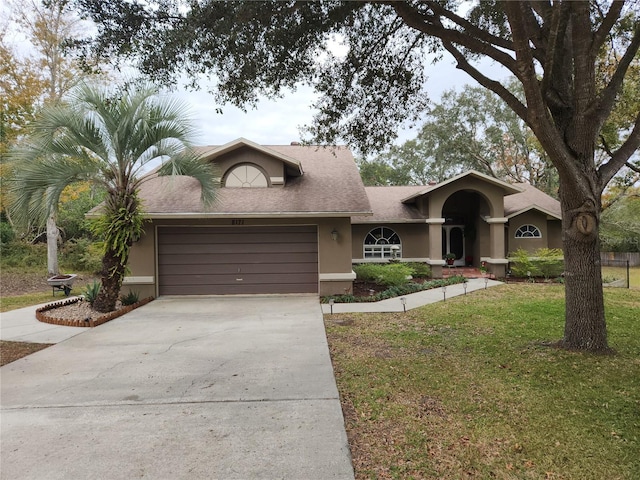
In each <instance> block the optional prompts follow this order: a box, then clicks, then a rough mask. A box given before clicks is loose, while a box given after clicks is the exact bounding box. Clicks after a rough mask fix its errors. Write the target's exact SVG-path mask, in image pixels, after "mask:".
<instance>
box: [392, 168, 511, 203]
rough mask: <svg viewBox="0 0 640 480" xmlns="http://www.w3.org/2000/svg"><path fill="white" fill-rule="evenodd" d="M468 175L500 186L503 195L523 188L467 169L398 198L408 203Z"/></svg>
mask: <svg viewBox="0 0 640 480" xmlns="http://www.w3.org/2000/svg"><path fill="white" fill-rule="evenodd" d="M469 176H474V177H476V178H479V179H481V180H484V181H486V182H489V183H491V184H493V185H496V186H498V187H500V188H502V189H503V190H504V192H505V195H513V194H514V193H521V192H523V189H521V188H520V187H516V186H515V185H511V184H510V183H507V182H504V181H502V180H498V179H497V178H494V177H491V176H489V175H486V174H484V173H480V172H478V171H477V170H468V171H466V172H463V173H460V174H458V175H456V176H455V177H451V178H450V179H448V180H445V181H444V182H440V183H438V184H436V185H432V186H429V187H428V188H425V189H424V190H423V191H421V192H418V193H414V194H413V195H410V196H408V197H406V198H404V199H402V200H400V201H401V202H402V203H409V202H411V201H413V200H415V199H416V198H418V197H421V196H422V195H425V194H427V193H431V192H434V191H436V190H438V189H440V188H442V187H444V186H446V185H449V184H450V183H453V182H456V181H458V180H460V179H461V178H464V177H469Z"/></svg>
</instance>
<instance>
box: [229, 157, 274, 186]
mask: <svg viewBox="0 0 640 480" xmlns="http://www.w3.org/2000/svg"><path fill="white" fill-rule="evenodd" d="M224 186H225V187H233V188H238V187H240V188H242V187H244V188H250V187H254V188H255V187H268V186H269V182H268V181H267V177H266V176H265V174H264V173H263V172H262V170H261V169H259V168H258V167H256V166H255V165H251V164H248V163H245V164H242V165H238V166H236V167H234V168H233V169H232V170H230V171H229V172H228V173H227V175H226V176H225V180H224Z"/></svg>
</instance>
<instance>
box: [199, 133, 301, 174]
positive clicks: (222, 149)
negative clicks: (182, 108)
mask: <svg viewBox="0 0 640 480" xmlns="http://www.w3.org/2000/svg"><path fill="white" fill-rule="evenodd" d="M241 147H249V148H253V149H254V150H257V151H259V152H262V153H264V154H265V155H269V156H271V157H274V158H277V159H278V160H280V161H282V162H283V163H284V164H285V165H287V166H288V167H292V168H293V169H294V170H295V173H296V174H298V175H302V174H303V173H304V171H303V170H302V164H301V163H300V161H298V160H296V159H294V158H292V157H290V156H288V155H284V154H282V153H280V152H276V151H275V150H272V149H271V148H269V147H265V146H263V145H260V144H258V143H255V142H252V141H251V140H248V139H246V138H243V137H240V138H237V139H235V140H232V141H231V142H228V143H225V144H224V145H220V146H219V147H214V148H213V150H211V151H209V152H206V153H205V154H203V158H204V159H206V160H213V159H215V158H217V157H219V156H221V155H224V154H225V153H229V152H232V151H233V150H236V149H238V148H241Z"/></svg>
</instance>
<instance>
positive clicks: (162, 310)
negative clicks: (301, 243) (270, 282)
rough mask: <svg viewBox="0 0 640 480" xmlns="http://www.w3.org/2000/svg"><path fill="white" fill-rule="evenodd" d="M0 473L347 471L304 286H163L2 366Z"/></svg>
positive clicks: (285, 475) (314, 305)
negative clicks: (131, 306) (204, 291)
mask: <svg viewBox="0 0 640 480" xmlns="http://www.w3.org/2000/svg"><path fill="white" fill-rule="evenodd" d="M0 373H1V403H2V417H1V431H0V435H1V463H0V477H1V478H2V479H18V478H19V479H39V480H42V479H70V478H97V479H133V478H150V479H262V478H264V479H275V478H279V479H331V478H335V479H338V478H339V479H343V478H344V479H352V478H353V470H352V467H351V462H350V456H349V450H348V444H347V438H346V434H345V430H344V423H343V417H342V412H341V409H340V402H339V398H338V392H337V389H336V385H335V380H334V377H333V370H332V367H331V362H330V358H329V352H328V348H327V342H326V337H325V334H324V326H323V322H322V314H321V310H320V305H319V304H318V299H317V297H312V296H288V297H236V298H231V297H194V298H184V297H182V298H172V297H164V298H160V299H157V300H155V301H154V302H151V303H150V304H148V305H146V306H144V307H141V308H139V309H137V310H134V311H133V312H131V313H129V314H127V315H125V316H123V317H120V318H119V319H116V320H113V321H111V322H109V323H107V324H105V325H102V326H100V327H97V328H95V329H92V330H88V331H85V332H84V333H81V334H79V335H76V336H74V337H72V338H69V339H68V340H65V341H63V342H61V343H59V344H57V345H54V346H52V347H50V348H47V349H45V350H43V351H40V352H38V353H36V354H33V355H30V356H29V357H25V358H23V359H21V360H18V361H16V362H14V363H10V364H8V365H5V366H4V367H2V368H1V370H0Z"/></svg>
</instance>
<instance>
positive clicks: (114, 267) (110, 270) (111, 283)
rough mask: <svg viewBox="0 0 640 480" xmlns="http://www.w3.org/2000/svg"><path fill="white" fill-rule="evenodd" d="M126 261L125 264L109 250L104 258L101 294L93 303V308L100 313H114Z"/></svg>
mask: <svg viewBox="0 0 640 480" xmlns="http://www.w3.org/2000/svg"><path fill="white" fill-rule="evenodd" d="M125 265H126V261H125V262H124V263H123V262H121V261H120V259H119V257H118V256H117V255H116V252H115V251H112V250H109V251H107V252H105V254H104V257H102V271H101V272H100V274H101V279H100V280H101V282H102V286H101V287H100V293H99V294H98V297H97V298H96V300H95V301H94V302H93V308H95V309H96V310H98V311H99V312H105V313H106V312H112V311H113V310H115V309H116V302H117V301H118V296H119V295H120V287H121V286H122V280H123V278H124V271H125Z"/></svg>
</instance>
